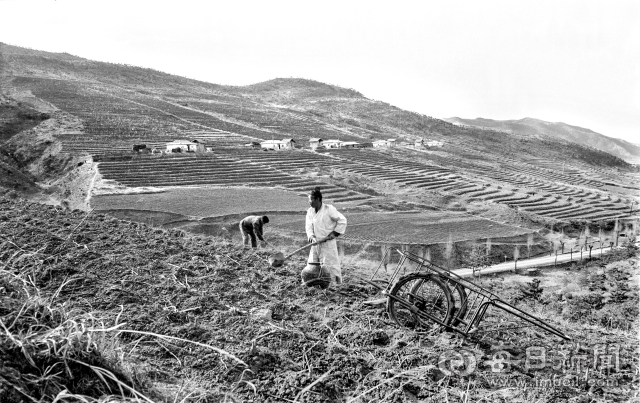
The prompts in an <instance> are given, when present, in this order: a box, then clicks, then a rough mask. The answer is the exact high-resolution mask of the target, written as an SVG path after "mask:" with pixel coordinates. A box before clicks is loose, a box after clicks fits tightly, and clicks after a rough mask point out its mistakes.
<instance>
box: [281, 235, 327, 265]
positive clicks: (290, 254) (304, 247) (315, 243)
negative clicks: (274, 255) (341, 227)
mask: <svg viewBox="0 0 640 403" xmlns="http://www.w3.org/2000/svg"><path fill="white" fill-rule="evenodd" d="M327 241H328V239H323V240H322V241H316V242H312V243H310V244H308V245H305V246H303V247H302V248H298V249H296V250H294V251H293V252H291V253H289V254H288V255H287V256H285V257H284V260H287V259H289V258H290V257H291V256H293V255H295V254H296V253H298V252H300V251H301V250H305V249H307V248H310V247H312V246H314V245H319V244H321V243H323V242H327Z"/></svg>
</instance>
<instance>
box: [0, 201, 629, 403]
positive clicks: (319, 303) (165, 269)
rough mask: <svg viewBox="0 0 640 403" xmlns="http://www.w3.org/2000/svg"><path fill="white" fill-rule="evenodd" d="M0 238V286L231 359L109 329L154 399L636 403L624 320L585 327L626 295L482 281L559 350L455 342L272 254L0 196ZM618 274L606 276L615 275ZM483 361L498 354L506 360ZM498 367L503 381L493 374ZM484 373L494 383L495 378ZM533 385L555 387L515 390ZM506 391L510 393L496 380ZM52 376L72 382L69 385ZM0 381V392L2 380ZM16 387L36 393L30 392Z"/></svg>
mask: <svg viewBox="0 0 640 403" xmlns="http://www.w3.org/2000/svg"><path fill="white" fill-rule="evenodd" d="M0 234H2V237H0V264H3V266H2V267H4V268H3V269H2V272H0V273H1V275H2V278H3V281H5V282H9V283H12V282H14V281H15V280H11V278H12V276H14V275H20V274H29V276H30V278H31V279H32V281H33V284H34V285H35V286H37V287H38V289H39V290H40V292H41V293H42V295H43V297H48V298H51V297H53V296H55V298H54V300H55V302H56V303H57V304H64V306H65V307H67V308H69V309H74V310H79V311H84V312H92V313H93V315H94V316H95V317H99V318H102V320H103V321H104V323H105V325H107V326H109V325H113V324H115V323H116V321H118V323H125V325H124V327H123V328H126V329H131V330H136V331H146V332H155V333H161V334H165V335H169V336H175V337H181V338H187V339H190V340H193V341H197V342H200V343H204V344H207V345H211V346H215V347H216V348H220V349H223V350H224V351H226V352H228V353H230V354H233V355H234V356H235V357H237V358H239V359H240V360H242V361H243V362H244V364H240V363H238V362H237V361H234V360H232V359H230V358H227V357H225V356H221V355H220V354H217V353H215V352H212V351H211V350H210V349H207V348H204V347H199V346H195V345H192V344H188V343H185V342H180V341H175V342H167V341H166V340H164V341H158V340H156V339H154V338H151V337H140V336H139V335H136V336H134V335H127V334H126V333H122V334H121V336H120V343H121V348H122V351H126V352H127V353H126V354H125V355H124V356H123V360H124V363H125V364H126V366H127V367H128V368H134V369H135V371H134V373H135V374H136V379H137V380H138V381H136V382H134V381H133V380H131V383H132V384H135V385H138V386H139V387H144V388H146V389H145V390H144V391H145V392H146V393H147V394H149V395H151V396H154V398H155V399H156V400H158V401H180V400H181V399H183V398H185V399H186V400H184V401H211V402H214V401H224V400H225V399H227V400H229V399H234V400H235V401H256V402H258V401H259V402H267V401H269V402H281V401H295V400H297V401H307V402H315V401H318V402H319V401H323V402H324V401H351V400H352V399H355V401H366V402H383V401H384V402H387V401H393V402H416V401H446V400H448V401H477V400H486V401H533V400H536V401H538V400H542V401H551V400H557V401H587V400H579V399H582V397H584V396H587V397H588V399H589V400H593V401H620V402H622V401H628V400H629V399H630V398H633V397H634V396H636V397H637V390H638V389H637V387H638V362H637V359H636V358H635V357H637V356H638V340H637V338H636V336H637V331H638V320H637V311H636V316H635V319H631V322H630V323H629V324H627V325H625V326H623V324H622V323H609V324H606V323H602V321H596V320H595V319H596V316H595V315H596V314H598V313H599V312H601V311H602V310H603V309H605V308H606V307H609V308H608V309H610V311H609V314H608V315H610V316H613V315H616V312H617V311H615V308H616V307H619V308H620V309H622V308H624V309H628V308H629V306H631V305H632V304H634V303H635V304H636V305H637V303H638V299H637V289H632V290H631V291H633V292H634V293H635V297H633V294H630V295H629V296H628V297H627V298H626V299H624V300H620V301H617V300H611V301H610V302H609V303H606V304H605V305H602V306H596V305H589V306H587V307H586V308H585V307H584V306H583V305H584V304H583V305H575V304H573V303H572V302H569V301H570V299H565V300H562V299H559V298H557V297H556V295H555V294H554V293H550V294H549V293H547V291H546V290H544V289H543V290H542V292H541V293H539V294H536V293H535V292H533V293H526V292H525V293H523V292H520V291H518V289H516V288H513V287H510V286H508V282H507V281H506V280H502V278H500V277H497V278H495V279H493V278H492V279H487V280H486V281H485V283H484V285H485V286H487V287H491V288H492V289H493V290H494V291H495V292H500V293H502V294H503V295H504V296H505V298H507V299H509V300H511V301H512V302H514V303H517V304H519V306H521V307H522V308H523V309H525V310H527V311H529V312H532V313H535V314H536V315H538V316H540V317H542V318H544V319H545V320H548V321H550V322H552V323H553V324H554V325H555V326H557V327H560V328H561V329H562V330H563V331H564V332H566V333H567V334H568V335H569V336H570V337H572V338H573V340H574V341H573V342H565V341H562V340H560V339H558V338H557V337H554V336H550V335H547V334H542V332H541V331H540V330H539V329H535V328H534V329H531V328H519V329H513V330H505V331H501V332H497V333H491V334H482V335H478V336H475V337H473V338H469V339H464V338H460V337H458V336H455V335H454V334H452V333H446V332H445V333H435V334H420V333H416V332H413V331H410V330H408V329H402V328H399V327H398V326H397V325H396V324H395V323H393V322H392V321H390V319H389V318H388V316H387V314H386V313H385V312H384V311H383V310H382V309H380V308H377V307H370V306H368V305H365V304H363V302H365V301H366V300H368V299H371V298H375V297H376V292H375V290H373V289H371V287H370V286H366V285H364V284H363V283H361V282H359V281H358V279H357V278H356V276H355V274H354V271H353V270H351V267H350V266H348V265H347V266H345V267H344V273H345V284H344V285H342V286H339V287H332V288H330V289H329V290H327V291H322V290H318V289H315V288H306V287H302V286H301V284H300V277H299V271H300V269H301V268H302V267H304V259H303V258H301V257H294V258H293V259H292V260H291V261H290V262H288V263H286V264H285V266H283V267H282V268H278V269H273V268H270V267H269V266H268V263H267V261H266V259H267V257H268V256H269V254H270V253H272V252H273V251H269V250H258V251H257V252H251V251H247V250H243V249H241V248H239V247H237V246H235V245H231V244H229V243H227V242H224V241H221V240H220V239H217V238H205V237H194V236H190V235H188V234H187V233H185V232H183V231H177V230H163V229H158V228H154V227H150V226H147V225H144V224H138V223H133V222H127V221H122V220H118V219H115V218H112V217H109V216H106V215H102V214H94V213H92V214H90V215H88V216H87V214H86V213H85V212H81V211H78V210H75V211H64V210H63V209H61V208H60V207H53V206H45V205H41V204H33V203H28V202H24V201H12V200H8V199H0ZM17 257H21V258H20V259H17ZM8 262H11V265H8ZM629 267H630V270H631V271H633V272H635V271H637V266H633V267H631V266H629ZM568 274H569V275H573V274H574V273H573V272H570V273H568ZM622 277H623V276H619V277H615V276H614V277H611V278H608V281H613V282H616V283H618V282H627V281H628V279H622ZM594 281H595V280H594ZM530 288H532V287H530ZM7 290H8V288H7V287H5V288H0V297H2V298H4V299H3V301H6V300H7V298H10V297H11V295H13V294H7V292H8V291H7ZM582 302H584V303H587V302H588V301H582ZM572 304H573V305H572ZM574 305H575V306H574ZM3 306H8V305H3ZM11 306H14V307H15V306H19V303H16V304H13V305H11ZM584 309H587V310H586V311H585V310H584ZM585 312H587V313H586V314H585ZM585 318H587V319H594V320H593V321H591V320H589V321H585ZM0 319H2V320H3V323H6V321H8V320H9V319H11V320H12V321H14V319H15V312H14V311H12V310H10V309H9V310H7V309H3V310H0ZM0 340H2V341H3V342H2V343H1V344H0V357H1V359H0V362H2V365H3V374H4V373H7V374H8V373H12V374H14V373H15V371H16V370H17V371H19V373H21V374H22V375H20V376H23V377H25V376H27V373H31V372H30V371H36V369H33V368H31V367H29V366H28V365H26V364H25V362H24V360H21V358H20V354H19V350H15V348H11V347H10V346H11V345H12V344H11V343H8V340H7V339H6V336H5V334H2V335H0ZM603 346H604V348H605V351H606V352H609V353H611V352H612V351H613V349H614V346H617V347H616V348H617V350H615V353H616V354H617V356H616V357H618V361H617V363H618V365H617V366H616V367H615V368H613V369H609V370H606V371H605V370H604V369H603V367H602V365H600V364H598V363H600V361H598V360H599V357H600V356H599V355H598V354H600V353H598V351H600V350H598V348H603ZM531 347H535V348H542V349H545V351H547V354H549V357H551V356H553V357H554V360H555V361H553V363H552V362H551V361H547V362H546V364H545V365H543V366H542V367H541V368H537V367H531V366H530V365H527V362H528V361H527V359H528V358H527V357H529V356H528V355H527V354H529V353H528V351H529V352H530V351H531V350H527V349H528V348H531ZM536 351H538V350H536ZM460 352H465V354H467V356H468V357H473V360H474V363H476V364H475V368H474V370H473V371H471V372H470V373H469V374H466V375H465V374H463V372H464V371H462V370H463V369H464V368H463V367H464V366H462V367H459V366H458V365H457V364H455V362H456V361H451V359H450V358H446V357H451V354H456V353H460ZM498 352H500V354H503V353H504V352H507V353H509V354H510V357H511V360H510V361H508V362H507V364H508V365H502V364H504V360H503V358H504V357H503V355H504V354H503V355H500V356H498V355H496V354H497V353H498ZM468 354H470V355H468ZM561 354H568V355H566V357H569V358H571V357H576V356H577V355H580V356H582V355H585V356H586V357H587V358H588V359H589V360H595V364H594V365H595V366H594V367H593V368H591V367H589V368H591V369H589V371H588V373H587V375H588V376H587V377H586V378H585V381H584V382H582V381H581V379H582V378H581V377H584V376H585V375H584V374H585V372H584V368H582V369H579V371H578V370H577V369H576V368H573V367H571V366H570V363H571V362H572V361H571V360H569V361H567V362H569V364H567V365H559V364H558V361H557V360H558V359H560V358H559V357H561ZM611 354H613V353H611ZM500 357H502V358H500ZM443 360H444V361H443ZM500 360H502V361H500ZM529 361H531V357H529ZM585 362H587V363H590V362H592V361H585ZM529 363H530V362H529ZM498 364H500V365H502V367H503V368H502V369H503V370H504V371H502V372H500V371H499V373H496V372H495V369H496V368H497V367H496V366H497V365H498ZM461 365H462V364H461ZM500 365H498V366H500ZM30 368H31V369H30ZM5 369H7V371H5ZM11 371H14V372H11ZM497 375H499V376H500V378H499V379H498V381H499V382H506V384H505V385H502V384H496V379H497V378H496V376H497ZM78 376H80V375H78ZM27 378H28V377H27ZM27 378H21V379H23V380H24V379H27ZM63 378H64V377H63ZM3 379H5V378H3ZM10 379H12V378H10ZM536 379H537V380H545V379H546V380H550V379H561V380H563V381H562V382H560V384H559V385H553V387H525V386H522V385H533V384H532V382H534V381H535V380H536ZM5 380H6V379H5ZM516 381H517V382H521V386H519V387H513V386H510V385H512V384H511V383H509V382H516ZM587 381H589V382H590V383H589V382H587ZM609 381H611V383H610V384H607V383H606V382H609ZM61 382H62V384H64V385H66V387H68V388H73V385H77V383H74V382H71V378H68V377H67V378H64V379H62V381H61ZM563 382H564V383H563ZM0 384H3V385H5V387H7V386H6V382H5V381H3V380H2V379H0ZM141 385H142V386H141ZM144 385H146V386H144ZM48 386H49V387H53V386H52V385H48ZM0 390H2V389H0ZM71 391H72V392H73V390H71ZM28 392H29V393H31V394H32V395H33V396H35V397H36V398H37V397H38V395H37V393H39V392H38V391H37V390H35V389H33V390H29V391H28ZM190 393H191V395H190V396H189V397H186V396H187V395H188V394H190ZM12 396H19V395H16V394H14V395H12ZM23 400H24V401H28V400H27V399H26V398H23Z"/></svg>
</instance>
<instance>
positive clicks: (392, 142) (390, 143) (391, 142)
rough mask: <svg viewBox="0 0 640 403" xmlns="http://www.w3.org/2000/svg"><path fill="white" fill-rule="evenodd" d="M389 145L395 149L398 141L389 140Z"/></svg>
mask: <svg viewBox="0 0 640 403" xmlns="http://www.w3.org/2000/svg"><path fill="white" fill-rule="evenodd" d="M387 143H389V147H395V146H396V139H388V140H387Z"/></svg>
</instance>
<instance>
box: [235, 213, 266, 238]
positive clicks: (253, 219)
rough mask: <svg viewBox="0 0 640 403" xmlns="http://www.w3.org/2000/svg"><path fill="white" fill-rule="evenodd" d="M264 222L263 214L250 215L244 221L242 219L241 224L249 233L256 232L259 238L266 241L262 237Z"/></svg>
mask: <svg viewBox="0 0 640 403" xmlns="http://www.w3.org/2000/svg"><path fill="white" fill-rule="evenodd" d="M263 225H264V223H263V222H262V216H258V215H250V216H248V217H245V218H244V219H243V220H242V221H240V226H241V227H242V229H243V230H244V232H246V233H247V234H251V233H254V234H255V235H256V236H257V237H258V239H259V240H261V241H264V239H262V226H263Z"/></svg>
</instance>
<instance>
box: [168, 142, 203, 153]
mask: <svg viewBox="0 0 640 403" xmlns="http://www.w3.org/2000/svg"><path fill="white" fill-rule="evenodd" d="M166 146H167V148H166V150H167V151H166V152H167V153H172V152H187V153H203V152H204V144H202V143H200V142H199V141H198V140H192V141H190V140H174V141H172V142H170V143H167V144H166ZM178 149H180V151H174V150H178Z"/></svg>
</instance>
